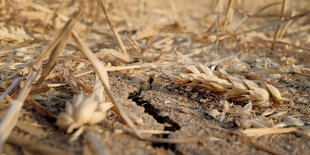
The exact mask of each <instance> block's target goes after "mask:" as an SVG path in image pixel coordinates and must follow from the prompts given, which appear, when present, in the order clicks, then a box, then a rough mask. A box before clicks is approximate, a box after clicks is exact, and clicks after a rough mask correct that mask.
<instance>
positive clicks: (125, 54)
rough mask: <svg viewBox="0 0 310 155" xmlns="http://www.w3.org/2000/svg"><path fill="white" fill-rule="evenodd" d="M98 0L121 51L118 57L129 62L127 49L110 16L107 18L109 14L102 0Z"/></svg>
mask: <svg viewBox="0 0 310 155" xmlns="http://www.w3.org/2000/svg"><path fill="white" fill-rule="evenodd" d="M98 2H99V4H100V5H101V7H102V10H103V13H104V15H105V18H106V20H107V22H108V24H109V26H110V28H111V30H112V32H113V34H114V36H115V39H116V40H117V43H118V45H119V47H120V49H121V51H122V57H119V58H121V59H122V60H124V61H126V62H129V61H130V58H129V55H128V53H127V50H126V48H125V46H124V44H123V42H122V40H121V38H120V37H119V35H118V33H117V31H116V29H115V27H114V25H113V24H112V23H111V20H110V18H109V16H108V13H107V11H106V9H105V6H104V3H103V0H98Z"/></svg>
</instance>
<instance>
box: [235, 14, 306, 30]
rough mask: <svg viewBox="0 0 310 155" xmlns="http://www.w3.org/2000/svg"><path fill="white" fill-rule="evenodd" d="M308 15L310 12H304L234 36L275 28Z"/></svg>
mask: <svg viewBox="0 0 310 155" xmlns="http://www.w3.org/2000/svg"><path fill="white" fill-rule="evenodd" d="M308 14H310V10H307V11H304V12H302V13H299V14H297V15H295V16H292V17H290V18H284V19H283V20H282V21H278V22H275V23H272V24H267V25H264V26H261V27H257V28H253V29H250V30H245V31H242V32H240V33H237V34H235V35H242V34H245V33H250V32H253V31H258V30H261V29H265V28H268V27H271V26H275V25H277V24H281V23H284V22H287V21H290V20H295V19H298V18H301V17H304V16H306V15H308Z"/></svg>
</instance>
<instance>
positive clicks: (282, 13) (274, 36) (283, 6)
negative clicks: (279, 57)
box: [271, 0, 286, 50]
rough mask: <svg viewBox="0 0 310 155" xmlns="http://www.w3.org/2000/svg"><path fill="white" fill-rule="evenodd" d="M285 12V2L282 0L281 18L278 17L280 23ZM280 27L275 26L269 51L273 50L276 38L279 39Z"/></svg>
mask: <svg viewBox="0 0 310 155" xmlns="http://www.w3.org/2000/svg"><path fill="white" fill-rule="evenodd" d="M285 12H286V0H283V2H282V7H281V15H282V16H281V17H280V21H282V20H283V19H284V14H285ZM280 27H281V25H280V24H278V25H277V28H276V32H275V33H274V35H273V43H272V46H271V50H273V49H274V47H275V44H276V42H275V41H276V40H277V38H278V37H279V32H280Z"/></svg>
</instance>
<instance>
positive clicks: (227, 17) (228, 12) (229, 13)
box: [223, 0, 233, 32]
mask: <svg viewBox="0 0 310 155" xmlns="http://www.w3.org/2000/svg"><path fill="white" fill-rule="evenodd" d="M232 5H233V0H229V1H228V6H227V10H226V14H225V21H224V24H223V32H226V31H227V27H228V25H229V23H230V21H231V19H232V18H233V9H232Z"/></svg>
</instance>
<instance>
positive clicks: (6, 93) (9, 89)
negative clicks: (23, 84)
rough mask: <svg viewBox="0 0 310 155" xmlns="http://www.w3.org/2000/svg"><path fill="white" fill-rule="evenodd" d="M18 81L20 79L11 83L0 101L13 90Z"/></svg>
mask: <svg viewBox="0 0 310 155" xmlns="http://www.w3.org/2000/svg"><path fill="white" fill-rule="evenodd" d="M20 80H21V78H20V77H18V78H16V79H15V80H14V81H13V82H12V84H11V85H10V86H9V87H8V89H6V90H5V91H4V93H3V94H2V95H1V96H0V101H1V100H3V99H4V98H5V97H6V95H8V94H9V93H10V92H11V91H12V90H13V89H14V88H15V86H16V85H17V84H18V83H19V82H20Z"/></svg>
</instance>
